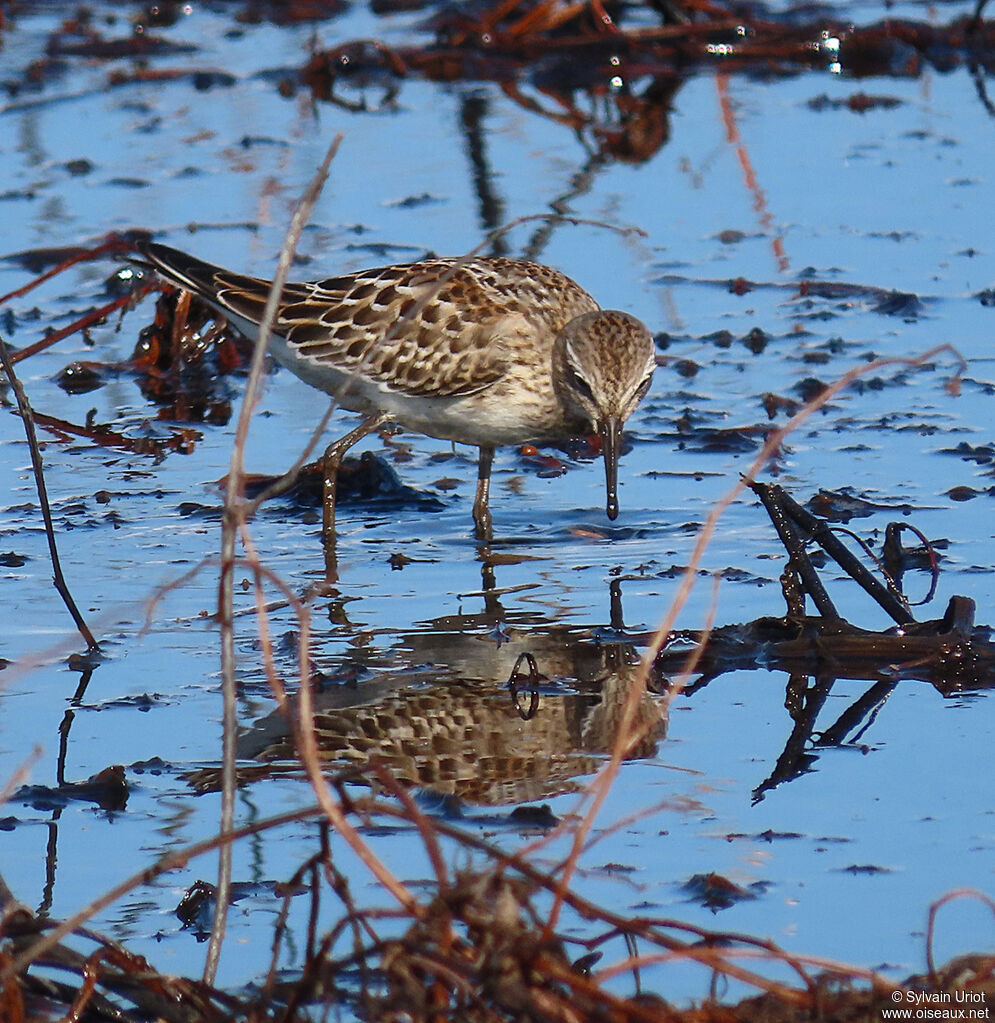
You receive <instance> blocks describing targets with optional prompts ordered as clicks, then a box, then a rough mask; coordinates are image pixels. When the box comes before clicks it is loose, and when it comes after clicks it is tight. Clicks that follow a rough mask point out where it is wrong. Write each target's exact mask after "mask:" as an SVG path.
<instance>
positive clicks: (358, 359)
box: [139, 242, 656, 544]
mask: <svg viewBox="0 0 995 1023" xmlns="http://www.w3.org/2000/svg"><path fill="white" fill-rule="evenodd" d="M139 251H140V253H141V255H142V256H143V257H144V258H145V259H146V260H147V261H148V263H149V264H151V265H152V267H153V268H154V269H155V270H156V272H157V273H158V274H159V276H160V277H161V278H162V279H164V280H165V281H166V282H167V283H169V284H171V285H173V286H175V287H178V288H182V289H184V290H186V291H189V292H192V293H193V294H195V295H198V296H199V297H200V298H202V299H203V300H204V301H206V302H207V303H208V304H209V305H211V306H212V307H213V308H214V309H216V310H217V311H218V312H219V313H221V314H222V315H223V316H224V317H225V318H226V319H227V320H228V321H229V322H230V323H231V324H232V325H233V326H235V327H236V328H237V329H238V330H239V331H241V332H242V333H243V334H245V335H246V336H247V337H249V338H250V339H256V338H257V337H258V333H259V322H260V320H261V319H262V316H263V309H264V307H265V304H266V298H267V294H268V292H269V288H270V285H269V283H268V282H267V281H265V280H261V279H259V278H256V277H246V276H244V275H242V274H239V273H235V272H233V271H230V270H225V269H223V268H221V267H218V266H213V265H212V264H210V263H206V262H204V261H203V260H200V259H197V258H196V257H194V256H190V255H187V254H186V253H184V252H180V251H179V250H177V249H173V248H169V247H168V246H165V245H159V244H156V243H152V242H148V243H145V244H144V245H142V246H140V249H139ZM269 346H270V351H271V352H272V354H273V356H274V357H275V358H276V360H277V361H278V362H280V363H281V364H282V365H284V366H286V367H287V368H288V369H290V370H291V371H292V372H293V373H295V374H296V375H297V376H298V377H300V378H301V379H302V380H303V381H305V382H306V383H308V384H311V385H312V386H314V387H317V388H318V389H319V390H322V391H326V392H327V393H329V394H330V395H332V396H333V397H334V399H335V400H336V402H337V403H338V404H339V405H340V406H341V407H343V408H345V409H348V410H350V411H352V412H358V413H360V414H361V415H362V416H363V419H362V421H361V422H360V424H359V425H358V426H357V427H356V428H355V429H353V430H351V431H350V432H349V433H347V434H346V435H345V436H344V437H342V438H341V439H340V440H338V441H336V442H335V443H334V444H332V445H330V446H329V448H328V450H327V451H326V453H325V463H324V470H325V530H324V539H325V542H326V544H328V543H330V542H331V540H332V537H333V535H334V502H335V478H336V475H337V472H338V467H339V464H340V462H341V460H342V456H343V455H344V454H345V452H346V451H347V450H348V449H349V448H350V447H352V445H353V444H355V443H356V442H357V441H358V440H360V439H361V438H362V437H365V436H366V435H367V434H369V433H372V432H373V431H374V430H377V429H379V427H381V426H382V425H384V424H385V423H388V422H393V423H397V424H399V425H400V426H402V427H404V428H405V429H407V430H412V431H415V432H417V433H423V434H426V435H428V436H430V437H438V438H440V439H443V440H451V441H455V442H457V443H463V444H471V445H474V446H475V447H477V448H479V449H480V459H479V464H478V472H477V492H476V497H475V499H474V503H473V521H474V525H475V527H476V535H477V537H478V538H479V539H482V540H490V539H491V536H492V519H491V513H490V508H489V500H488V499H489V493H490V476H491V465H492V463H493V460H494V450H495V448H496V447H499V446H502V445H506V444H523V443H526V442H540V443H542V442H549V441H557V440H563V439H565V438H568V437H573V436H583V435H588V434H598V435H599V436H600V438H601V444H602V450H603V453H604V461H605V485H606V489H607V505H606V511H607V514H608V518H609V519H615V518H616V517H617V515H618V458H619V451H620V448H621V444H622V428H623V426H624V424H625V422H626V420H627V419H628V418H629V416H630V415H631V414H632V412H633V411H634V410H635V408H636V406H637V405H638V404H639V403H640V401H642V399H643V397H644V396H645V394H646V392H647V391H648V390H649V386H650V381H651V379H652V376H653V370H654V368H655V366H656V357H655V353H654V346H653V339H652V337H651V336H650V333H649V331H648V330H647V329H646V327H645V326H644V325H643V324H642V323H641V322H640V321H639V320H637V319H636V318H635V317H634V316H630V315H629V314H628V313H624V312H617V311H614V310H602V309H600V308H599V307H598V304H597V302H595V300H594V299H593V298H592V297H591V296H590V295H589V294H588V293H587V292H586V291H585V290H584V289H583V288H581V287H580V285H578V284H577V283H575V282H574V281H572V280H571V279H570V278H569V277H567V276H565V275H564V274H562V273H559V272H558V271H557V270H553V269H551V268H549V267H547V266H542V265H540V264H538V263H528V262H523V261H519V260H514V259H503V258H446V259H426V260H422V261H420V262H417V263H407V264H399V265H396V266H385V267H381V268H378V269H374V270H363V271H360V272H358V273H350V274H345V275H343V276H340V277H330V278H328V279H326V280H322V281H315V282H313V283H309V284H287V285H286V286H285V287H284V289H283V294H282V296H281V305H280V309H279V314H278V315H277V317H276V322H275V323H274V325H273V330H272V333H271V337H270V340H269Z"/></svg>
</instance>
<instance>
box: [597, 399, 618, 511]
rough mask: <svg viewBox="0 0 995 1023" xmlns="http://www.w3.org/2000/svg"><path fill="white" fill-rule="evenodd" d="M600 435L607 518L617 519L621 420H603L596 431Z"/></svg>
mask: <svg viewBox="0 0 995 1023" xmlns="http://www.w3.org/2000/svg"><path fill="white" fill-rule="evenodd" d="M598 433H600V434H601V449H602V451H603V452H604V456H605V487H606V488H607V490H608V505H607V507H606V508H605V511H606V512H607V513H608V518H610V519H612V520H615V519H617V518H618V455H619V452H620V451H621V449H622V420H621V419H618V418H615V417H612V418H610V419H605V420H604V421H603V422H602V423H601V424H600V428H599V429H598Z"/></svg>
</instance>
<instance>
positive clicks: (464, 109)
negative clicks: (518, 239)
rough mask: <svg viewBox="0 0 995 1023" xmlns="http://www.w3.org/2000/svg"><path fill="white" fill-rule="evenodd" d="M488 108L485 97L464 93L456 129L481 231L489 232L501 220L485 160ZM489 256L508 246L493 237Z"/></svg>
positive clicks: (504, 252) (501, 211)
mask: <svg viewBox="0 0 995 1023" xmlns="http://www.w3.org/2000/svg"><path fill="white" fill-rule="evenodd" d="M488 106H489V104H488V101H487V98H486V97H485V96H482V95H480V94H479V93H464V94H463V96H462V97H461V100H460V127H461V128H462V129H463V139H464V143H465V147H466V154H467V156H468V157H469V159H470V167H471V169H472V171H473V190H474V191H475V192H476V193H477V202H478V204H479V207H480V225H481V227H482V228H483V229H484V230H485V231H493V230H494V229H495V228H496V227H500V225H501V223H502V221H503V220H504V201H503V200H502V199H501V197H500V196H498V195H497V194H495V191H494V174H493V172H492V170H491V167H490V162H489V161H488V159H487V134H486V132H485V131H484V130H483V120H484V118H485V117H486V115H487V111H488ZM490 254H491V255H492V256H506V255H507V254H508V245H507V242H506V241H505V239H504V236H503V235H497V236H495V237H494V240H493V242H492V244H491V249H490Z"/></svg>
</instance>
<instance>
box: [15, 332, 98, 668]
mask: <svg viewBox="0 0 995 1023" xmlns="http://www.w3.org/2000/svg"><path fill="white" fill-rule="evenodd" d="M0 361H2V362H3V368H4V371H5V372H6V374H7V379H8V380H9V381H10V386H11V387H12V388H13V390H14V396H15V397H16V398H17V407H18V409H19V410H20V413H21V422H22V423H23V424H24V434H25V436H26V437H27V440H28V449H29V450H30V452H31V469H32V471H33V472H34V477H35V486H36V487H37V489H38V503H39V505H40V506H41V515H42V519H43V520H44V522H45V536H46V538H47V540H48V553H49V556H50V557H51V559H52V576H53V579H52V581H53V582H54V583H55V588H56V590H58V592H59V596H60V597H62V601H63V603H64V604H65V605H66V608H67V609H68V611H69V614H70V615H72V619H73V621H74V622H75V623H76V628H77V629H78V630H79V634H80V635H81V636H82V637H83V639H84V640H85V641H86V646H87V650H88V651H89V652H90V653H97V652H98V651H99V650H100V647H99V646H98V645H97V641H96V640H95V639H94V638H93V633H92V632H91V631H90V629H89V626H88V625H87V624H86V622H85V621H84V620H83V616H82V615H81V614H80V611H79V608H78V607H77V606H76V601H74V600H73V596H72V594H71V593H70V592H69V587H68V585H67V584H66V579H65V576H64V575H63V574H62V564H61V562H60V561H59V551H58V548H57V546H56V543H55V526H54V525H53V523H52V509H51V508H50V507H49V503H48V490H47V489H46V487H45V469H44V466H43V465H42V459H41V450H40V449H39V447H38V434H37V433H36V432H35V421H34V415H33V413H32V411H31V405H30V404H29V402H28V396H27V395H26V394H25V393H24V388H23V387H22V386H21V381H20V380H18V379H17V376H16V374H15V373H14V365H13V362H12V360H11V357H10V352H9V351H8V350H7V342H6V341H4V339H3V338H2V337H0Z"/></svg>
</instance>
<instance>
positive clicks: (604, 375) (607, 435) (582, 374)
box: [553, 309, 656, 519]
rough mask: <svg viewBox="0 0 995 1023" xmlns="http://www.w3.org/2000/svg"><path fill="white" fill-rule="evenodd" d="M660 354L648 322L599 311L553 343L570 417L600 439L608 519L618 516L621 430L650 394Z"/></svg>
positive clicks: (568, 327)
mask: <svg viewBox="0 0 995 1023" xmlns="http://www.w3.org/2000/svg"><path fill="white" fill-rule="evenodd" d="M655 368H656V353H655V349H654V346H653V338H652V336H651V335H650V332H649V331H648V330H647V329H646V326H645V325H644V324H643V323H642V322H641V321H640V320H637V319H636V318H635V316H630V315H629V314H628V313H621V312H617V311H615V310H610V309H607V310H598V311H597V312H593V313H584V314H583V315H581V316H577V317H575V318H574V319H572V320H571V321H570V322H569V323H568V324H567V325H566V326H565V327H564V328H563V330H562V331H560V334H559V336H558V337H557V339H556V344H555V345H554V347H553V381H554V385H555V387H556V391H557V394H558V396H559V398H560V401H561V402H562V403H563V405H564V406H565V408H566V410H567V412H568V413H569V414H570V415H571V417H573V418H576V419H577V420H579V421H581V422H583V423H585V424H587V425H588V426H589V427H590V429H591V430H592V431H593V432H595V433H597V434H599V436H600V437H601V443H602V448H603V450H604V455H605V484H606V487H607V491H608V504H607V512H608V518H610V519H614V518H616V517H617V515H618V457H619V451H620V450H621V446H622V428H623V426H624V425H625V422H626V420H627V419H628V418H629V416H631V415H632V413H633V412H634V411H635V409H636V406H637V405H638V404H639V403H640V402H641V401H642V400H643V398H644V397H645V396H646V392H647V391H648V390H649V386H650V381H651V380H652V378H653V370H654V369H655Z"/></svg>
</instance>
